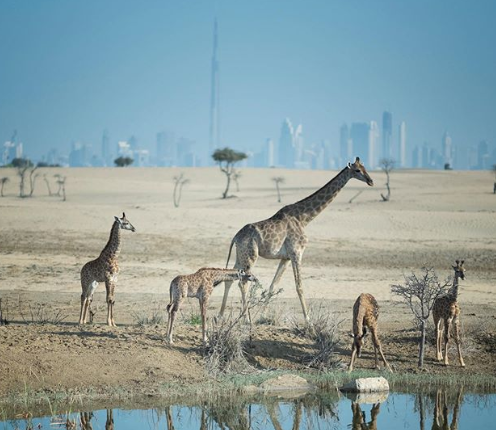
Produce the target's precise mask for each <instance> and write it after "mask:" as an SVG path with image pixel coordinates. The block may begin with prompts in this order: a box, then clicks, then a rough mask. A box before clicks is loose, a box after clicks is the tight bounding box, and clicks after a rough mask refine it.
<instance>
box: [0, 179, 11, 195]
mask: <svg viewBox="0 0 496 430" xmlns="http://www.w3.org/2000/svg"><path fill="white" fill-rule="evenodd" d="M9 181H10V179H9V178H7V177H4V178H2V179H0V196H1V197H4V194H3V187H4V186H5V184H6V183H7V182H9Z"/></svg>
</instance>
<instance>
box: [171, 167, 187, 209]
mask: <svg viewBox="0 0 496 430" xmlns="http://www.w3.org/2000/svg"><path fill="white" fill-rule="evenodd" d="M189 182H190V181H189V179H186V178H185V177H184V174H183V173H181V174H180V175H179V176H174V194H173V200H174V206H175V207H176V208H178V207H179V203H180V202H181V194H182V192H183V186H184V185H186V184H188V183H189Z"/></svg>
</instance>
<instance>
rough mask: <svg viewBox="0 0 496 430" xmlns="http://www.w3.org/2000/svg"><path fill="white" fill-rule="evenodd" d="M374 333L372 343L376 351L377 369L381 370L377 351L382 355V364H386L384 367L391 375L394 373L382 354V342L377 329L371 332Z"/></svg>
mask: <svg viewBox="0 0 496 430" xmlns="http://www.w3.org/2000/svg"><path fill="white" fill-rule="evenodd" d="M371 332H372V341H373V342H374V350H375V367H376V368H377V369H378V368H379V363H378V361H377V350H379V354H380V355H381V359H382V362H383V363H384V366H385V367H386V368H387V370H389V371H390V372H391V373H393V371H392V369H391V367H390V366H389V363H388V362H387V361H386V357H384V353H383V352H382V344H381V341H380V340H379V336H378V335H377V329H376V330H371Z"/></svg>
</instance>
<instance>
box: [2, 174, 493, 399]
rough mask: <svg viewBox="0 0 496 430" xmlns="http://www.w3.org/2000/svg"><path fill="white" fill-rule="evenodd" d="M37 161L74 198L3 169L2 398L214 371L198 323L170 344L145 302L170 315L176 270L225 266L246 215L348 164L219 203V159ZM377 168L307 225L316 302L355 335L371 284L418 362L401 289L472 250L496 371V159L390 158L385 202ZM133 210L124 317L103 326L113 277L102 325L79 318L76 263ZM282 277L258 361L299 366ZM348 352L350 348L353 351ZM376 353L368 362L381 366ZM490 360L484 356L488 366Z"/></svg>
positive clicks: (181, 326) (266, 184) (398, 349)
mask: <svg viewBox="0 0 496 430" xmlns="http://www.w3.org/2000/svg"><path fill="white" fill-rule="evenodd" d="M181 172H183V173H184V175H185V177H186V178H187V179H189V180H190V182H189V183H188V184H186V185H185V186H184V188H183V193H182V200H181V203H180V207H178V208H176V207H174V205H173V201H172V194H173V189H174V183H173V177H174V176H176V175H178V174H179V173H181ZM40 173H42V174H46V177H47V178H48V179H50V180H51V181H53V175H54V174H56V173H59V174H62V175H64V176H66V177H67V182H66V190H67V201H62V199H61V198H60V197H54V196H48V193H47V189H46V186H45V183H44V181H43V178H42V177H39V178H38V181H37V183H36V189H35V192H34V196H33V197H32V198H23V199H21V198H19V197H17V193H18V179H17V177H16V175H15V171H14V170H13V169H2V170H0V176H2V177H3V176H8V177H10V182H8V183H7V184H6V186H5V189H4V194H5V197H3V198H0V298H2V302H3V311H4V315H5V316H6V317H7V318H8V320H9V321H10V324H9V325H8V326H5V327H1V328H0V375H1V376H0V396H5V395H6V394H8V393H9V392H11V391H13V390H14V391H15V390H22V389H24V387H25V384H27V385H29V386H30V387H32V388H33V389H55V387H61V388H65V389H76V388H78V387H79V388H81V387H87V386H92V387H97V388H98V387H100V388H99V389H102V390H105V389H106V388H105V387H110V386H122V387H131V388H129V389H131V390H132V389H136V388H137V387H143V386H145V387H147V388H146V389H154V388H153V387H156V386H157V385H158V384H160V383H161V382H164V381H174V380H176V379H178V380H181V381H190V382H194V381H196V380H200V379H202V378H203V367H202V357H201V348H200V332H201V329H200V327H199V326H191V325H188V324H185V322H184V321H183V323H181V321H179V323H178V327H177V333H178V343H177V344H175V345H174V346H168V345H166V344H165V343H164V342H163V338H164V334H165V326H164V325H158V326H149V327H144V328H142V327H138V326H137V325H136V324H135V323H136V317H135V315H136V314H139V313H141V314H143V313H145V314H149V315H151V313H152V311H157V312H163V310H164V309H165V305H166V304H167V303H168V297H169V290H168V288H169V283H170V281H171V280H172V279H173V278H174V277H175V276H176V275H178V274H186V273H192V272H194V271H196V270H197V269H198V268H200V267H204V266H209V267H225V264H226V258H227V253H228V249H229V245H230V242H231V239H232V237H233V236H234V234H235V233H236V232H237V231H238V230H239V229H240V228H241V227H243V226H244V225H245V224H247V223H249V222H255V221H259V220H263V219H266V218H268V217H270V216H272V215H273V214H274V213H275V212H276V211H277V210H278V209H279V208H281V207H282V206H283V205H285V204H290V203H293V202H295V201H297V200H300V199H302V198H304V197H306V196H308V195H310V194H311V193H313V192H314V191H316V190H317V189H318V188H320V187H321V186H323V185H324V184H325V183H326V182H328V181H329V180H330V179H332V178H333V177H334V176H335V175H336V174H337V172H336V171H295V170H279V169H249V168H243V169H241V173H242V175H241V177H240V179H239V191H238V190H236V184H233V185H232V187H231V194H232V195H233V196H232V197H231V198H228V199H224V200H223V199H221V194H222V191H223V189H224V186H225V177H224V175H223V174H222V173H221V172H220V171H219V169H218V168H215V167H211V168H81V169H79V168H71V169H61V168H60V169H40ZM369 173H370V175H371V176H372V178H373V179H374V182H375V186H374V187H368V186H367V185H366V184H365V183H362V182H359V181H356V180H351V181H350V182H349V183H348V184H347V185H346V187H345V188H344V189H343V190H342V191H341V192H340V193H339V194H338V196H337V197H336V199H335V200H334V201H333V202H332V203H331V204H330V205H329V206H328V207H327V208H326V209H325V210H324V211H323V212H322V213H321V214H320V215H319V216H318V217H317V218H316V219H315V220H313V221H312V222H311V223H310V224H309V225H308V227H307V229H306V233H307V236H308V238H309V244H308V247H307V250H306V252H305V254H304V257H303V273H302V276H303V288H304V292H305V296H306V298H307V300H308V301H309V302H310V303H311V304H312V303H314V304H317V303H325V304H326V306H328V308H329V312H333V313H334V314H336V315H337V316H338V317H340V318H342V319H344V320H345V321H344V322H343V325H342V331H343V339H345V336H346V333H347V331H349V330H350V329H351V308H352V306H353V302H354V300H355V299H356V297H357V296H358V295H359V294H360V293H362V292H369V293H371V294H373V295H374V296H375V297H376V298H377V300H378V301H379V303H380V305H381V309H382V314H381V320H380V321H381V322H382V325H381V326H380V328H381V337H382V339H383V343H384V345H385V348H384V349H385V353H386V355H388V354H389V356H390V361H391V362H392V363H393V364H394V363H395V362H396V367H397V368H398V369H403V370H405V371H409V370H414V369H415V367H416V357H415V354H416V345H415V333H414V332H412V330H411V328H412V317H411V314H409V311H407V309H406V308H405V307H402V306H398V305H396V304H394V301H395V300H396V298H395V297H393V296H392V295H391V290H390V287H391V285H392V284H397V283H401V282H403V280H404V275H408V274H410V273H411V272H412V271H416V272H418V271H419V270H420V268H421V267H422V266H426V265H427V266H430V267H433V268H435V270H436V271H437V273H438V275H439V276H440V278H442V279H444V278H445V277H447V276H452V272H453V271H452V269H451V265H452V264H453V262H454V260H455V259H464V260H465V267H466V270H467V272H466V279H465V281H462V282H461V286H460V297H459V301H460V304H461V307H462V312H463V319H462V322H463V325H462V327H463V333H464V339H465V350H466V353H465V355H466V358H465V361H466V363H467V368H466V369H465V371H467V372H480V371H487V372H489V373H491V372H494V371H495V370H496V359H495V354H494V352H495V350H496V349H495V343H496V338H495V333H496V299H495V296H494V288H495V284H496V282H495V281H496V263H495V251H496V216H495V214H496V195H493V194H492V182H493V181H492V177H491V175H490V172H485V171H426V170H394V171H393V172H392V174H391V187H392V194H391V200H390V201H389V202H383V201H382V199H381V196H380V193H381V192H384V183H385V175H384V173H383V172H380V171H372V172H369ZM278 176H280V177H283V178H284V179H285V182H284V183H283V184H282V185H281V191H282V202H281V203H278V202H277V194H276V189H275V184H274V182H273V181H272V178H274V177H278ZM54 188H56V187H55V186H54V185H53V184H52V189H54ZM357 193H360V194H359V195H358V196H356V195H357ZM353 197H355V198H354V200H353V202H352V203H349V201H350V199H352V198H353ZM123 211H124V212H125V213H126V216H127V217H128V219H129V220H130V221H131V222H132V224H133V225H134V226H135V227H136V230H137V231H136V233H132V232H129V231H124V232H123V233H122V252H121V255H120V259H119V261H120V274H119V281H118V285H117V289H116V305H115V315H116V322H117V324H118V325H120V326H119V327H117V328H116V329H113V330H112V329H108V328H107V327H106V326H105V320H106V318H105V317H106V305H105V288H104V286H103V285H101V286H100V287H99V288H98V290H97V292H96V293H95V300H94V303H95V304H97V305H98V308H99V311H98V313H97V315H96V318H95V324H93V325H89V326H87V328H84V329H81V328H79V327H78V326H77V324H76V323H77V320H78V317H79V306H80V293H81V287H80V284H79V272H80V269H81V267H82V266H83V264H84V263H86V262H87V261H89V260H91V259H94V258H96V257H97V256H98V255H99V253H100V251H101V250H102V248H103V247H104V246H105V244H106V242H107V240H108V235H109V232H110V228H111V225H112V223H113V219H114V216H115V215H119V216H120V215H121V214H122V212H123ZM233 262H234V258H232V257H231V265H232V264H233ZM276 267H277V262H276V261H270V260H264V259H259V260H258V262H257V265H256V266H255V269H254V271H253V272H254V274H255V275H256V276H257V277H258V278H259V279H260V280H261V281H262V283H263V285H264V286H268V285H269V284H270V281H271V279H272V277H273V275H274V273H275V270H276ZM280 286H281V287H282V288H283V292H282V294H281V295H280V296H279V297H277V301H278V303H279V304H280V307H279V309H278V311H277V312H278V313H279V314H280V316H281V318H280V321H281V327H272V326H271V327H261V328H260V331H259V336H260V343H259V345H258V346H257V347H256V348H254V352H253V360H254V361H255V362H256V363H257V364H258V365H259V366H260V367H261V368H278V367H288V368H300V366H301V363H299V362H298V357H300V356H301V354H302V353H303V352H302V351H304V350H308V349H309V346H308V345H306V344H305V342H304V341H303V340H301V339H298V338H297V336H296V335H294V333H293V332H292V331H291V329H290V324H289V323H288V321H289V320H290V319H291V318H301V308H300V306H299V302H298V300H297V294H296V291H295V287H294V281H293V274H292V271H291V269H290V268H289V269H288V270H287V271H286V273H285V274H284V276H283V278H282V281H281V284H280ZM222 294H223V287H222V285H221V286H219V287H217V288H216V289H215V291H214V297H213V300H212V301H211V303H210V306H209V315H214V314H215V313H216V312H217V310H218V309H219V307H220V299H221V298H222ZM239 300H240V294H239V291H238V289H237V288H232V290H231V294H230V302H231V306H232V307H236V306H239ZM41 304H46V308H45V311H46V313H47V314H49V315H52V314H53V313H54V312H57V311H58V312H60V315H61V316H62V317H63V321H62V322H61V323H59V324H47V325H42V326H40V325H37V324H32V323H31V320H32V318H31V316H30V313H29V309H30V308H31V310H33V309H39V306H40V305H41ZM197 312H198V303H197V300H196V299H190V300H189V301H188V303H187V306H185V308H184V310H183V317H184V318H185V319H186V318H187V316H188V315H190V314H191V313H197ZM345 342H348V341H347V340H346V341H345ZM343 345H347V344H346V343H344V344H343ZM370 348H371V346H370V345H369V349H370ZM427 353H428V354H430V356H429V357H430V361H429V362H428V363H427V364H428V366H430V367H431V368H432V371H437V372H445V371H451V369H455V368H456V364H457V362H456V359H455V358H456V356H455V354H454V353H453V355H452V357H451V362H452V363H453V366H452V367H450V368H448V369H445V368H443V367H442V366H440V365H438V364H437V363H434V360H432V357H433V355H432V354H433V350H432V346H430V347H429V349H428V351H427ZM347 354H349V351H348V350H347V347H346V348H345V347H343V351H342V355H343V360H345V361H346V360H348V357H347ZM372 355H373V354H372V353H371V354H369V356H367V355H366V356H365V358H363V359H362V361H360V360H359V361H358V364H357V366H358V367H360V366H363V367H371V366H372V360H371V357H372ZM481 359H482V361H483V362H484V364H483V365H482V367H480V365H478V364H477V363H478V362H480V361H481ZM459 370H460V369H459V368H458V371H459ZM453 371H454V370H453Z"/></svg>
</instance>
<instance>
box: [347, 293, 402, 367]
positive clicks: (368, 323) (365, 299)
mask: <svg viewBox="0 0 496 430" xmlns="http://www.w3.org/2000/svg"><path fill="white" fill-rule="evenodd" d="M378 318H379V305H378V304H377V300H376V299H375V297H374V296H373V295H372V294H366V293H363V294H360V295H359V296H358V298H357V299H356V301H355V305H354V306H353V334H352V335H351V337H353V348H352V350H351V361H350V366H349V368H348V371H349V372H351V371H352V370H353V365H354V364H355V360H356V357H357V356H358V357H360V356H361V354H362V346H363V340H364V338H365V336H366V335H367V327H368V328H369V330H370V333H371V334H372V343H373V344H374V354H375V367H376V369H379V361H378V360H377V350H379V354H381V358H382V361H383V362H384V366H386V367H387V369H388V370H389V371H390V372H392V370H391V367H389V364H388V362H387V361H386V358H385V357H384V353H383V352H382V346H381V342H380V341H379V336H378V335H377V331H378V330H377V319H378Z"/></svg>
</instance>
